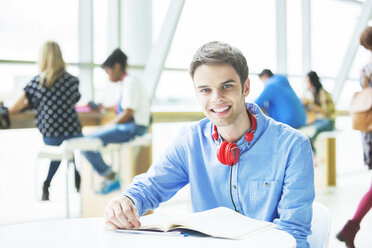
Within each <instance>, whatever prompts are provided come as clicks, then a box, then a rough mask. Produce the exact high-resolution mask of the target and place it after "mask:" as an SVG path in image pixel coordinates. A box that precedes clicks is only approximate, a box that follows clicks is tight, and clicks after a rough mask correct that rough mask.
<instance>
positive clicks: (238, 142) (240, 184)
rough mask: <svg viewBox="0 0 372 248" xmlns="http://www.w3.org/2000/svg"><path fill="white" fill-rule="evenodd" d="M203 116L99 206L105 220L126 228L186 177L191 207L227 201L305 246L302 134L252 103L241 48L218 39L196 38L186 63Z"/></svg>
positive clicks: (308, 211)
mask: <svg viewBox="0 0 372 248" xmlns="http://www.w3.org/2000/svg"><path fill="white" fill-rule="evenodd" d="M190 75H191V77H192V79H193V81H194V87H195V93H196V96H197V99H198V101H199V104H200V105H201V107H202V109H203V112H204V114H205V115H206V117H207V118H205V119H202V120H201V121H199V122H198V123H196V124H192V125H190V126H187V127H184V128H183V129H182V130H181V131H180V133H179V134H178V136H177V137H176V138H175V140H174V141H173V143H171V145H170V146H169V147H168V149H167V150H166V152H165V154H163V156H161V157H160V159H158V160H157V161H156V162H155V163H154V164H153V165H152V166H151V168H150V169H149V171H148V172H147V173H146V174H142V175H139V176H137V177H136V178H135V179H134V180H133V182H132V184H130V185H129V186H128V188H127V189H126V190H125V191H124V192H123V193H122V194H121V195H120V196H118V197H116V198H114V199H112V200H111V201H110V202H109V204H108V205H107V207H106V210H105V221H106V224H107V225H109V226H111V227H113V228H118V227H122V228H123V227H124V228H133V227H138V226H140V225H141V223H140V221H139V216H140V215H142V214H144V213H145V212H146V211H147V210H149V209H154V208H156V207H158V206H159V204H160V203H161V202H164V201H167V200H168V199H170V198H171V197H172V196H173V195H174V194H175V193H176V192H177V191H178V190H179V189H181V188H182V187H184V186H185V185H186V184H188V183H189V184H190V189H191V201H192V206H193V210H194V211H195V212H199V211H203V210H208V209H211V208H216V207H221V206H223V207H228V208H231V209H234V210H235V211H237V212H239V213H241V214H243V215H246V216H249V217H251V218H255V219H259V220H266V221H271V222H274V223H275V224H277V225H278V228H280V229H282V230H285V231H287V232H288V233H290V234H292V235H293V236H294V237H295V238H296V240H297V247H308V246H309V245H308V243H307V241H306V239H307V236H308V235H309V234H310V232H311V231H310V227H311V226H310V225H311V218H312V202H313V200H314V178H313V175H314V174H313V173H314V172H313V166H312V164H313V163H312V155H311V146H310V142H309V140H308V139H307V138H306V137H305V136H304V135H302V134H301V133H300V132H298V131H296V130H294V129H292V128H291V127H289V126H287V125H284V124H281V123H279V122H275V121H274V120H272V119H270V118H268V117H266V116H265V115H264V114H263V113H262V112H261V110H260V108H259V107H258V106H257V105H255V104H253V103H245V97H247V96H248V94H249V90H250V81H249V78H248V66H247V62H246V59H245V58H244V56H243V54H242V53H241V52H240V51H239V50H238V49H236V48H234V47H232V46H230V45H228V44H226V43H222V42H210V43H207V44H205V45H203V46H202V47H201V48H199V50H198V51H197V52H196V54H195V55H194V58H193V61H192V62H191V65H190Z"/></svg>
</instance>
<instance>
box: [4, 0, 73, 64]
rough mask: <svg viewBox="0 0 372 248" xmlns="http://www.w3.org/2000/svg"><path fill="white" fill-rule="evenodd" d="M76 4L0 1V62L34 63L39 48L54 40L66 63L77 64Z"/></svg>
mask: <svg viewBox="0 0 372 248" xmlns="http://www.w3.org/2000/svg"><path fill="white" fill-rule="evenodd" d="M78 3H79V1H76V0H64V1H57V0H54V1H48V0H33V1H25V0H13V1H0V44H1V46H0V59H12V60H37V59H38V51H39V48H40V47H41V45H42V44H43V43H44V42H45V41H46V40H54V41H56V42H58V43H59V45H60V46H61V49H62V53H63V55H64V59H65V60H66V61H69V62H77V61H78V25H77V24H78V9H79V8H78V7H79V6H78ZM20 6H21V7H20Z"/></svg>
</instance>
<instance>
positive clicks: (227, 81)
mask: <svg viewBox="0 0 372 248" xmlns="http://www.w3.org/2000/svg"><path fill="white" fill-rule="evenodd" d="M228 83H236V81H235V80H234V79H229V80H226V81H224V82H222V83H221V84H228Z"/></svg>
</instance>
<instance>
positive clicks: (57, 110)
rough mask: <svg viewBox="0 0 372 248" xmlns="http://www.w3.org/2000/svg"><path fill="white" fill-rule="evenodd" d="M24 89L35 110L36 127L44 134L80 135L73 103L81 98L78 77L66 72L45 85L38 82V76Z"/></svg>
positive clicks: (47, 135)
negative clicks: (48, 85) (49, 84)
mask: <svg viewBox="0 0 372 248" xmlns="http://www.w3.org/2000/svg"><path fill="white" fill-rule="evenodd" d="M24 91H25V93H26V96H27V99H28V101H29V105H30V107H31V108H32V109H33V110H34V113H35V116H36V126H37V127H38V129H39V131H40V132H41V133H42V134H43V136H44V137H63V136H77V135H80V134H81V123H80V120H79V116H78V114H77V113H76V111H75V104H76V103H77V102H78V101H79V99H80V97H81V95H80V92H79V79H78V78H77V77H74V76H72V75H71V74H69V73H67V72H65V73H64V74H63V75H62V76H61V77H60V78H59V79H58V80H57V81H56V82H55V83H54V85H53V86H52V87H51V88H45V87H42V86H41V85H40V76H39V75H38V76H36V77H34V78H33V79H32V80H31V81H30V82H29V83H28V84H27V85H26V87H25V88H24Z"/></svg>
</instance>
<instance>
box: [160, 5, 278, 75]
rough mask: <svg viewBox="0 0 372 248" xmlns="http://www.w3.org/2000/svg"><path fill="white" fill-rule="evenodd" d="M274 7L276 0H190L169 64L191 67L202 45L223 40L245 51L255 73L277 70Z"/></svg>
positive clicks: (172, 47)
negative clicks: (264, 69) (264, 70)
mask: <svg viewBox="0 0 372 248" xmlns="http://www.w3.org/2000/svg"><path fill="white" fill-rule="evenodd" d="M154 5H155V4H154ZM274 8H275V4H274V1H273V0H270V1H245V0H232V1H225V0H219V1H216V0H204V1H186V2H185V6H184V9H183V13H182V16H181V18H180V21H179V24H178V28H177V31H176V34H175V37H174V40H173V43H172V46H171V49H170V52H169V55H168V59H167V61H166V66H167V67H176V68H188V67H189V64H190V62H191V59H192V57H193V55H194V53H195V51H196V50H197V49H198V48H199V47H200V46H201V45H202V44H204V43H206V42H209V41H214V40H220V41H224V42H228V43H230V44H232V45H234V46H236V47H237V48H239V49H240V50H241V51H242V52H243V53H244V55H245V56H246V59H247V61H248V65H249V67H250V71H251V72H256V73H257V72H260V71H261V70H262V69H263V68H266V67H268V68H271V69H273V70H274V71H275V69H276V68H275V61H276V60H275V56H276V53H275V9H274ZM212 9H213V10H212ZM206 10H211V11H206ZM263 13H265V14H263Z"/></svg>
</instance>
